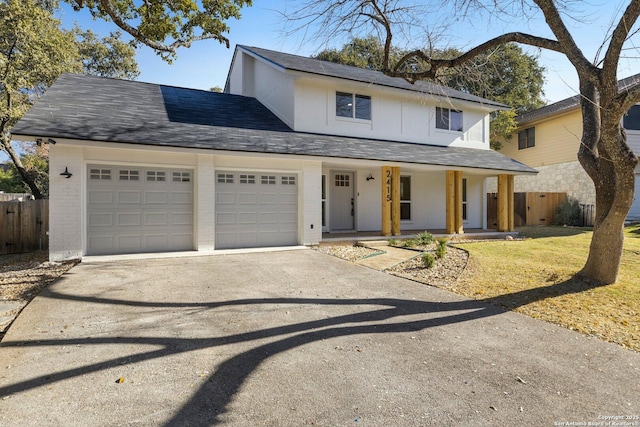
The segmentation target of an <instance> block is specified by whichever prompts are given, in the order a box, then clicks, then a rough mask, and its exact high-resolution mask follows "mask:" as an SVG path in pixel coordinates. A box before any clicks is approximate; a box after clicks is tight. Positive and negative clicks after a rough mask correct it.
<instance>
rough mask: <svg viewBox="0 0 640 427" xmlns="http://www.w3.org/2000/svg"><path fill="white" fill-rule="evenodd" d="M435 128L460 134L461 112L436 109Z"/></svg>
mask: <svg viewBox="0 0 640 427" xmlns="http://www.w3.org/2000/svg"><path fill="white" fill-rule="evenodd" d="M436 128H437V129H445V130H453V131H456V132H462V111H460V110H452V109H450V108H440V107H436Z"/></svg>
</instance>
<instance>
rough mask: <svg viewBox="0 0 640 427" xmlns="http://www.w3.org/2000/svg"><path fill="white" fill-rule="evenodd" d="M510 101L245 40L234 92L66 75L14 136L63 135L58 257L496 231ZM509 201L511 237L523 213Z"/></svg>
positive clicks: (509, 186)
mask: <svg viewBox="0 0 640 427" xmlns="http://www.w3.org/2000/svg"><path fill="white" fill-rule="evenodd" d="M503 108H505V106H503V105H501V104H498V103H495V102H492V101H489V100H486V99H482V98H478V97H475V96H472V95H469V94H465V93H462V92H458V91H455V90H452V89H448V88H444V87H441V86H437V85H433V84H427V83H420V84H416V85H411V84H409V83H407V82H405V81H404V80H402V79H395V78H389V77H387V76H385V75H383V74H382V73H379V72H375V71H370V70H363V69H358V68H354V67H349V66H344V65H338V64H333V63H328V62H324V61H319V60H315V59H310V58H304V57H300V56H295V55H289V54H285V53H279V52H274V51H269V50H265V49H259V48H254V47H245V46H238V47H237V48H236V51H235V53H234V58H233V62H232V64H231V68H230V70H229V74H228V79H227V83H226V87H225V93H213V92H206V91H200V90H192V89H184V88H176V87H170V86H164V85H156V84H148V83H140V82H131V81H123V80H115V79H106V78H99V77H92V76H81V75H71V74H65V75H62V76H61V77H60V78H59V79H58V80H57V81H56V82H55V83H54V84H53V85H52V86H51V87H50V88H49V89H48V90H47V92H46V93H45V94H44V96H43V97H42V98H41V99H40V100H39V101H38V102H37V103H36V105H35V106H34V107H33V109H32V110H31V111H30V112H29V113H27V114H26V115H25V117H24V118H23V119H22V120H21V121H20V122H19V123H18V124H17V125H16V126H15V127H14V129H13V135H14V137H16V138H20V139H26V140H37V139H43V140H45V141H46V140H48V139H50V140H51V141H50V143H52V142H55V145H54V144H52V145H51V146H50V153H49V155H50V166H49V170H50V174H51V178H50V200H51V205H50V257H51V259H53V260H57V259H65V258H77V257H82V256H84V255H101V254H119V253H134V252H159V251H180V250H198V251H213V250H218V249H229V248H245V247H260V246H285V245H310V244H317V243H319V242H321V241H322V239H323V232H325V233H328V235H334V234H335V233H340V232H345V231H374V232H380V233H381V234H383V235H391V234H394V235H397V234H399V233H400V231H401V229H402V230H429V229H430V230H446V231H447V232H449V233H461V232H464V228H475V229H482V228H486V202H485V197H484V194H485V193H486V186H485V179H486V178H487V177H492V176H493V177H496V176H498V177H499V178H500V179H499V180H500V182H501V186H502V187H501V188H503V189H504V191H503V193H504V194H505V195H508V194H509V192H510V191H511V193H512V190H513V176H514V175H517V174H533V173H535V170H533V169H531V168H529V167H527V166H525V165H523V164H521V163H519V162H516V161H514V160H512V159H510V158H508V157H506V156H504V155H503V154H500V153H496V152H495V151H493V150H491V149H490V148H489V113H490V112H492V111H495V110H497V109H503ZM508 200H509V198H508V197H506V196H505V198H504V199H503V201H502V205H501V206H502V208H503V209H502V210H503V211H504V215H502V225H501V227H502V229H503V230H509V229H512V217H513V215H512V214H511V215H509V212H512V211H513V206H512V204H511V203H509V201H508Z"/></svg>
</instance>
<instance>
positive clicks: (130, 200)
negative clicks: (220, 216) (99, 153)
mask: <svg viewBox="0 0 640 427" xmlns="http://www.w3.org/2000/svg"><path fill="white" fill-rule="evenodd" d="M87 178H88V179H87V254H88V255H106V254H125V253H137V252H166V251H181V250H191V249H193V172H192V171H190V170H183V169H171V168H142V167H129V166H126V167H125V166H104V165H89V166H88V174H87Z"/></svg>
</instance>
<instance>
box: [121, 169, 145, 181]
mask: <svg viewBox="0 0 640 427" xmlns="http://www.w3.org/2000/svg"><path fill="white" fill-rule="evenodd" d="M119 179H120V181H139V180H140V171H137V170H130V169H120V174H119Z"/></svg>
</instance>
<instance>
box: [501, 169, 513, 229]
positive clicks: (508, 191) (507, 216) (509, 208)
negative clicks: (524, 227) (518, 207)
mask: <svg viewBox="0 0 640 427" xmlns="http://www.w3.org/2000/svg"><path fill="white" fill-rule="evenodd" d="M513 184H514V179H513V175H505V174H501V175H498V231H513V230H514V229H515V227H514V206H513V192H514V188H513Z"/></svg>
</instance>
